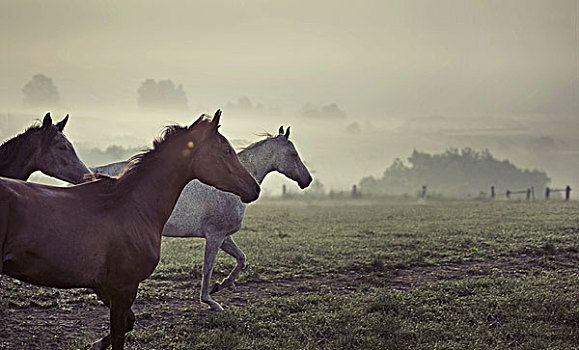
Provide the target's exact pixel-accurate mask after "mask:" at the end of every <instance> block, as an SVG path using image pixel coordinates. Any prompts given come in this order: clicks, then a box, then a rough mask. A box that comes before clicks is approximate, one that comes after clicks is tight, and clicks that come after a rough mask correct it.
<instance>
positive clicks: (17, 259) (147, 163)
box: [0, 111, 259, 350]
mask: <svg viewBox="0 0 579 350" xmlns="http://www.w3.org/2000/svg"><path fill="white" fill-rule="evenodd" d="M220 115H221V112H220V111H217V113H216V114H215V116H214V117H213V120H212V121H209V120H207V119H205V118H204V117H203V116H202V117H200V118H199V119H198V120H197V121H195V122H194V123H193V124H192V125H191V126H189V127H179V126H171V127H168V128H167V129H166V131H165V132H164V134H163V136H162V137H161V138H160V139H158V140H156V141H155V142H154V147H153V149H152V150H150V151H148V152H145V153H142V154H140V155H138V156H136V157H134V158H133V159H132V164H131V165H130V166H129V167H128V169H127V171H125V172H124V173H123V174H122V175H121V176H119V177H118V178H112V177H110V178H101V179H99V180H95V181H92V182H88V183H85V184H81V185H76V186H72V187H68V188H64V187H52V186H45V185H39V184H32V183H27V182H23V181H18V180H12V179H0V198H2V200H1V201H0V252H2V255H1V258H2V260H1V261H2V264H1V267H2V270H3V271H2V270H0V273H4V274H6V275H8V276H12V277H14V278H17V279H19V280H22V281H25V282H29V283H33V284H37V285H41V286H50V287H57V288H75V287H81V288H82V287H84V288H92V289H93V290H94V291H95V292H96V293H97V295H98V296H99V298H100V299H101V300H102V301H103V302H104V303H105V304H106V305H107V306H108V307H109V308H110V320H111V332H110V334H109V335H107V336H106V337H105V338H103V339H102V340H101V341H100V342H99V343H97V344H95V347H96V348H99V349H106V348H107V347H108V346H109V345H110V344H111V343H112V345H113V349H115V350H116V349H122V348H123V344H124V339H125V333H126V332H128V331H130V330H131V329H132V327H133V323H134V319H135V318H134V314H133V313H132V311H131V305H132V304H133V301H134V299H135V296H136V294H137V288H138V286H139V283H140V282H141V281H143V280H144V279H146V278H147V277H149V276H150V275H151V273H152V272H153V270H154V269H155V267H156V266H157V263H158V262H159V256H160V253H161V252H160V247H161V232H162V230H163V226H164V225H165V222H166V221H167V219H168V218H169V215H171V211H172V210H173V207H174V206H175V203H176V202H177V198H178V197H179V195H180V193H181V190H182V189H183V187H184V186H185V185H186V184H187V183H188V182H189V181H191V180H193V179H199V180H201V181H203V182H204V183H206V184H209V185H212V186H215V187H217V188H219V189H221V190H223V191H228V192H232V193H234V194H236V195H238V196H240V197H241V200H242V201H244V202H251V201H253V200H255V199H257V197H258V195H259V185H258V184H257V182H256V181H255V179H254V178H253V177H252V176H251V175H250V174H249V173H248V172H247V170H245V168H244V167H243V166H242V165H241V163H240V162H239V160H238V159H237V155H236V154H235V152H234V151H233V148H232V147H231V145H230V144H229V142H228V141H227V139H226V138H225V137H223V136H222V135H221V134H220V133H219V132H218V130H217V128H218V123H219V117H220ZM2 245H3V246H2Z"/></svg>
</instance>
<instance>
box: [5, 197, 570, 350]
mask: <svg viewBox="0 0 579 350" xmlns="http://www.w3.org/2000/svg"><path fill="white" fill-rule="evenodd" d="M234 239H235V241H236V242H237V243H238V245H239V246H240V247H241V249H242V250H243V251H244V252H245V253H246V255H247V259H248V261H247V262H248V266H247V268H246V269H245V270H244V271H243V272H242V273H241V275H240V278H239V279H238V284H240V285H241V286H243V285H250V286H255V287H258V286H262V287H263V286H265V287H264V288H265V289H266V290H267V288H274V287H276V288H277V289H276V292H275V293H272V294H271V296H268V295H260V297H259V298H258V299H257V301H254V302H252V303H250V304H248V305H247V306H242V307H240V306H233V305H228V303H227V300H228V299H225V301H224V300H223V299H220V298H224V297H222V296H221V294H216V295H215V298H216V300H217V301H219V302H222V304H223V306H224V307H225V308H226V311H225V312H223V313H209V312H199V311H195V310H194V308H192V307H189V306H187V304H186V303H181V304H179V305H177V304H176V301H186V302H190V303H193V304H195V305H197V303H198V299H197V294H198V291H199V284H200V278H201V266H202V261H203V244H204V243H203V240H201V239H182V238H164V239H163V246H162V251H163V252H162V259H161V262H160V264H159V266H158V268H157V270H156V271H155V273H154V274H153V276H152V277H151V278H150V279H148V280H147V281H145V282H144V283H142V284H141V288H140V291H139V295H138V301H137V302H141V303H144V305H145V306H144V307H143V310H142V311H140V312H137V325H136V327H135V330H134V331H133V332H132V333H131V334H130V336H129V339H128V344H129V347H130V348H134V349H577V346H578V345H577V344H579V205H578V203H575V202H572V203H565V202H554V201H553V202H534V203H519V202H472V201H471V202H469V201H457V202H433V203H430V202H426V203H422V204H418V203H416V202H414V203H413V202H410V201H406V202H402V203H386V202H378V201H376V202H370V201H349V202H348V201H347V202H322V201H312V202H297V201H295V202H294V201H277V202H267V201H260V202H259V203H257V204H255V205H251V206H249V207H248V209H247V214H246V217H245V221H244V225H243V228H242V230H241V231H240V232H239V233H237V234H235V235H234ZM234 265H235V260H234V259H233V258H231V257H229V256H227V255H226V254H224V253H223V252H220V253H219V255H218V258H217V262H216V266H215V272H214V279H222V278H223V277H225V276H226V275H227V274H228V272H229V271H230V270H231V269H232V268H233V266H234ZM282 282H283V283H289V284H291V283H294V282H295V283H294V284H293V285H292V286H289V284H288V287H287V292H283V289H284V287H283V286H282V287H279V284H280V283H282ZM282 292H283V293H282ZM256 293H257V292H256ZM159 303H169V305H173V304H175V309H174V313H173V314H166V313H165V314H159V313H158V312H157V311H155V309H154V308H153V306H154V305H157V304H159ZM96 304H97V301H96V299H95V298H94V296H92V295H90V294H87V293H86V292H83V291H81V290H72V291H57V290H54V289H47V288H40V289H38V288H32V287H30V286H26V287H25V288H22V286H20V285H18V284H14V283H6V282H3V284H2V288H1V289H0V306H1V307H2V308H7V307H8V308H27V307H43V308H47V309H51V308H63V307H65V308H66V307H80V308H82V307H84V306H85V305H96ZM0 316H1V315H0ZM139 320H141V321H139ZM86 337H87V339H86V340H87V341H88V340H94V339H93V338H94V337H95V335H94V334H88V335H86ZM77 346H78V344H76V343H74V344H68V348H75V347H77Z"/></svg>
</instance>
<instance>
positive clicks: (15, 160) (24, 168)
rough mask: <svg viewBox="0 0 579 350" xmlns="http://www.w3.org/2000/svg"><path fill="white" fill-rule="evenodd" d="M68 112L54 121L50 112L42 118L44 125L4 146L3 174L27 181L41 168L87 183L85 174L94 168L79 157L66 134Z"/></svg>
mask: <svg viewBox="0 0 579 350" xmlns="http://www.w3.org/2000/svg"><path fill="white" fill-rule="evenodd" d="M67 122H68V115H67V116H66V117H65V118H64V119H63V120H61V121H60V122H58V123H57V124H56V125H53V124H52V118H51V117H50V113H47V114H46V115H45V116H44V119H43V120H42V125H33V126H31V127H29V128H28V129H27V130H26V131H25V132H23V133H22V134H20V135H18V136H16V137H14V138H12V139H10V140H8V141H6V142H5V143H4V144H2V146H0V176H4V177H10V178H13V179H19V180H27V179H28V178H29V177H30V175H31V174H32V173H33V172H35V171H37V170H40V171H42V172H43V173H45V174H46V175H50V176H53V177H56V178H58V179H61V180H63V181H67V182H70V183H73V184H78V183H81V182H83V176H84V175H85V174H90V170H88V168H87V167H86V165H84V163H83V162H82V161H81V160H80V159H78V156H77V155H76V152H75V151H74V148H73V147H72V144H71V143H70V141H68V139H67V138H66V136H64V134H63V133H62V130H64V127H65V125H66V123H67Z"/></svg>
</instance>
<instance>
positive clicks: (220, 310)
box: [211, 303, 224, 312]
mask: <svg viewBox="0 0 579 350" xmlns="http://www.w3.org/2000/svg"><path fill="white" fill-rule="evenodd" d="M211 310H212V311H217V312H223V311H224V310H223V307H222V306H221V305H219V304H217V303H215V305H212V306H211Z"/></svg>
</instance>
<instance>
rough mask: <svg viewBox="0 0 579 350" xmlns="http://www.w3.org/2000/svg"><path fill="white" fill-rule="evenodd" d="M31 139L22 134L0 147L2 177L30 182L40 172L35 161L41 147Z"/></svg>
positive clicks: (0, 171) (0, 173) (0, 172)
mask: <svg viewBox="0 0 579 350" xmlns="http://www.w3.org/2000/svg"><path fill="white" fill-rule="evenodd" d="M30 139H31V137H30V135H28V134H22V135H19V136H17V137H16V138H14V139H12V140H9V141H8V142H6V143H5V144H3V145H2V146H0V176H3V177H9V178H13V179H19V180H28V178H29V177H30V175H31V174H32V173H33V172H35V171H36V170H38V167H37V166H36V164H35V160H36V152H37V151H38V149H39V147H37V146H36V142H34V141H32V140H30Z"/></svg>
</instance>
